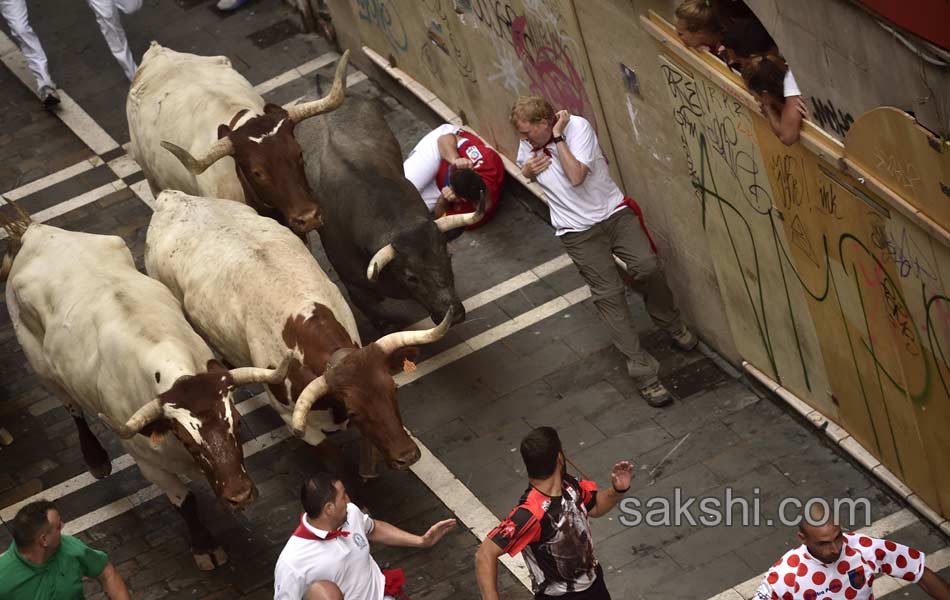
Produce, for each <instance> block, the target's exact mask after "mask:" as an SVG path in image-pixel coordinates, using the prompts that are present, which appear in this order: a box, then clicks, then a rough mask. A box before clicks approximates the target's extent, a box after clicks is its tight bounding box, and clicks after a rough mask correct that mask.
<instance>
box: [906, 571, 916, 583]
mask: <svg viewBox="0 0 950 600" xmlns="http://www.w3.org/2000/svg"><path fill="white" fill-rule="evenodd" d="M914 578H915V574H914V573H911V572H909V571H908V572H907V573H904V579H906V580H907V581H913V580H914Z"/></svg>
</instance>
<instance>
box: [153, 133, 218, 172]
mask: <svg viewBox="0 0 950 600" xmlns="http://www.w3.org/2000/svg"><path fill="white" fill-rule="evenodd" d="M162 148H164V149H166V150H168V151H169V152H171V153H172V154H174V155H175V158H177V159H178V160H180V161H181V164H182V165H184V167H185V168H186V169H188V170H189V171H191V172H192V173H193V174H195V175H201V174H202V173H204V172H205V170H206V169H207V168H208V167H210V166H211V165H213V164H214V163H216V162H218V161H219V160H221V159H222V158H224V157H225V156H231V155H232V154H234V144H233V143H232V142H231V138H227V137H223V138H221V139H220V140H218V141H217V142H215V143H213V144H211V146H210V147H209V148H208V150H207V151H206V152H205V153H204V154H203V155H201V156H199V157H198V158H195V157H194V156H192V155H191V153H189V152H188V151H187V150H185V149H184V148H182V147H180V146H176V145H175V144H173V143H171V142H165V141H163V142H162Z"/></svg>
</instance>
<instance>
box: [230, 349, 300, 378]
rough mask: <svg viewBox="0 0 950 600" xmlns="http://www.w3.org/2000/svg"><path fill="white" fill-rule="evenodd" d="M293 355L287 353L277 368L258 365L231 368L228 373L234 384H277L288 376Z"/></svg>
mask: <svg viewBox="0 0 950 600" xmlns="http://www.w3.org/2000/svg"><path fill="white" fill-rule="evenodd" d="M292 356H293V354H291V353H289V352H288V353H287V355H286V356H285V357H284V359H283V360H281V361H280V364H279V365H277V368H276V369H260V368H257V367H240V368H238V369H231V370H230V371H228V373H229V374H230V375H231V379H232V380H233V381H234V385H247V384H249V383H271V384H274V385H277V384H279V383H281V382H282V381H283V380H284V378H286V377H287V369H288V367H290V359H291V357H292Z"/></svg>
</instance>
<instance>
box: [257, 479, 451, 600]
mask: <svg viewBox="0 0 950 600" xmlns="http://www.w3.org/2000/svg"><path fill="white" fill-rule="evenodd" d="M300 500H301V503H302V504H303V507H304V510H305V511H306V512H304V513H303V514H302V515H301V516H300V524H299V525H298V526H297V529H296V531H294V533H293V535H292V536H291V538H290V539H289V540H288V541H287V544H286V545H285V546H284V549H283V551H282V552H281V553H280V557H279V558H278V559H277V566H276V567H275V569H274V600H301V598H304V595H305V594H307V595H308V596H307V597H309V598H327V597H331V598H332V597H333V596H332V595H321V594H328V593H330V591H331V590H332V591H335V590H333V587H332V586H324V587H325V588H328V589H322V588H321V586H320V585H317V586H314V584H315V583H317V582H321V581H322V582H329V583H332V584H333V585H335V586H336V587H337V588H339V592H341V593H342V594H343V597H344V598H346V600H384V598H385V599H390V598H397V597H398V596H400V594H401V588H402V585H403V583H405V576H404V575H403V573H402V570H401V569H394V570H389V571H385V572H384V571H381V570H380V568H379V565H377V564H376V561H375V560H373V557H372V556H371V555H370V553H369V543H370V542H376V543H379V544H386V545H389V546H407V547H411V548H430V547H432V546H434V545H435V544H437V543H438V542H439V540H441V539H442V538H443V537H444V536H445V534H447V533H448V532H449V531H451V530H452V528H454V527H455V519H446V520H444V521H439V522H438V523H436V524H435V525H433V526H432V527H430V528H429V530H428V531H427V532H426V533H425V534H424V535H422V536H418V535H413V534H411V533H408V532H406V531H403V530H402V529H399V528H398V527H396V526H394V525H391V524H389V523H386V522H385V521H380V520H378V519H372V518H370V517H369V515H367V514H366V513H364V512H363V511H361V510H360V509H359V508H357V506H356V505H355V504H353V503H351V502H350V498H349V496H348V495H347V493H346V489H345V488H344V487H343V482H342V481H340V479H339V478H337V477H335V476H333V475H330V474H327V473H317V474H316V475H314V476H313V477H311V478H310V479H308V480H307V481H306V482H304V484H303V486H302V487H301V490H300Z"/></svg>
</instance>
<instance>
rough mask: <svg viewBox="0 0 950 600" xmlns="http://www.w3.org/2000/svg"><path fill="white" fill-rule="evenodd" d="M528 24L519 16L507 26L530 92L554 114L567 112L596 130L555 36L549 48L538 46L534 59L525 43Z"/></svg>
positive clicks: (573, 71) (590, 110)
mask: <svg viewBox="0 0 950 600" xmlns="http://www.w3.org/2000/svg"><path fill="white" fill-rule="evenodd" d="M527 23H528V20H527V18H526V17H525V16H524V15H522V16H520V17H516V18H515V20H514V21H512V23H511V41H512V43H513V44H514V46H515V53H516V54H517V55H518V59H519V60H520V61H521V64H522V66H523V67H524V71H525V73H526V74H527V75H528V78H530V79H531V88H530V89H531V91H532V92H533V93H535V94H538V95H539V96H541V97H542V98H544V99H546V100H547V101H548V102H550V103H552V104H553V105H554V108H555V110H561V109H564V110H567V111H568V112H570V113H571V114H572V115H580V116H582V117H584V118H585V119H587V120H588V121H590V124H591V125H592V126H593V128H594V130H595V131H596V130H597V118H596V117H595V115H594V107H593V106H592V105H591V102H590V98H589V97H588V96H587V90H586V89H585V88H584V82H583V80H581V76H580V75H579V74H578V73H577V69H576V68H574V63H573V62H572V61H571V59H570V57H569V56H568V55H567V52H566V51H565V49H564V47H563V45H562V44H561V42H560V40H558V39H557V38H556V36H552V42H551V44H552V45H554V46H556V47H551V46H540V45H539V46H538V47H537V52H536V53H535V55H533V56H532V54H531V53H530V52H529V51H528V47H527V44H526V43H525V28H526V27H527Z"/></svg>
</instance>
